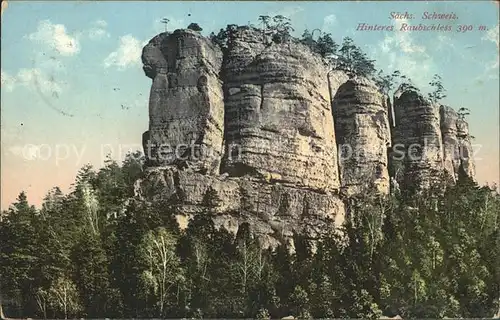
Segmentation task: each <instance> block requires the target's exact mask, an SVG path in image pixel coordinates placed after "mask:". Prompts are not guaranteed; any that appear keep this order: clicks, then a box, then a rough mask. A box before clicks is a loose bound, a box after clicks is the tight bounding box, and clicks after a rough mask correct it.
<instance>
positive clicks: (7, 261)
mask: <svg viewBox="0 0 500 320" xmlns="http://www.w3.org/2000/svg"><path fill="white" fill-rule="evenodd" d="M142 162H143V161H142V160H140V159H138V157H137V155H129V156H128V157H127V159H126V160H125V161H124V163H123V164H122V165H118V164H117V163H116V162H113V161H111V160H110V161H108V163H107V165H106V166H105V167H104V168H102V169H100V170H98V171H95V170H93V169H92V168H91V167H90V166H85V167H84V168H82V169H81V171H80V173H79V174H78V176H77V178H76V181H75V183H74V186H73V188H72V192H70V193H69V194H66V195H65V194H62V193H61V191H60V190H59V189H58V188H54V189H53V190H51V191H50V192H49V193H48V194H47V197H46V199H45V201H44V203H43V207H42V208H41V209H40V210H37V209H35V208H34V207H33V206H31V205H30V204H29V203H28V201H27V198H26V194H25V193H21V194H20V195H19V197H18V199H17V201H16V202H15V203H14V204H13V205H12V206H11V208H10V209H9V210H7V211H6V212H4V213H3V214H2V222H1V223H0V235H1V239H0V259H1V263H0V274H1V289H2V297H3V306H4V313H5V314H6V316H9V317H42V318H66V317H88V318H98V317H99V318H103V317H127V318H130V317H143V318H144V317H162V316H163V317H175V318H183V317H188V318H201V317H204V318H215V317H217V318H221V317H223V318H243V317H257V318H266V317H269V316H272V317H282V316H288V315H293V316H296V317H301V318H310V317H314V318H325V317H349V318H360V317H363V318H364V317H370V318H376V317H379V316H380V315H382V314H384V315H396V314H399V315H401V316H403V317H408V318H417V317H418V318H435V317H443V316H446V317H459V316H461V317H491V316H492V315H493V314H494V313H495V312H497V310H498V307H499V305H498V301H499V298H500V196H499V194H498V193H496V192H495V191H493V190H492V189H490V188H488V187H479V186H477V185H476V184H475V183H474V182H472V181H471V180H469V179H468V178H467V177H465V176H463V177H460V179H459V181H458V183H457V184H456V185H454V186H448V187H446V186H445V185H444V183H443V184H442V185H436V186H435V187H434V188H433V189H432V190H429V191H428V193H427V194H424V195H421V196H419V197H412V196H408V195H406V194H405V193H401V192H396V193H394V194H392V195H391V196H389V197H384V198H381V197H378V196H375V195H373V196H366V195H365V196H364V197H363V199H362V200H361V199H360V200H357V201H351V202H350V205H349V210H348V218H347V219H346V223H345V225H344V226H343V227H342V229H343V235H341V234H340V233H339V232H335V231H334V230H333V229H332V231H331V232H329V233H328V234H329V236H328V237H325V238H324V239H321V240H320V241H318V242H317V243H316V244H315V245H313V243H311V242H310V241H307V240H306V239H304V238H302V237H301V236H299V235H297V236H296V237H295V239H294V242H295V251H293V250H289V249H287V248H285V247H278V248H276V249H275V250H263V249H261V247H260V245H259V244H258V242H257V239H254V238H253V237H252V235H251V234H250V233H249V232H248V227H247V226H246V225H242V226H240V228H239V231H238V234H237V235H236V236H234V235H232V234H230V233H228V232H227V231H225V230H223V229H220V230H217V229H216V228H215V227H214V225H213V223H212V220H211V219H210V216H211V214H212V212H211V210H210V207H209V206H207V209H206V213H205V214H203V215H200V216H198V217H196V218H195V219H193V220H192V221H191V222H190V223H189V226H188V227H187V229H184V230H180V229H179V226H178V224H177V222H176V219H175V218H174V215H175V214H177V213H179V211H178V210H179V209H178V208H177V207H176V205H175V202H172V203H163V202H157V203H143V202H140V201H137V200H132V201H127V199H129V198H130V197H131V196H132V195H133V181H135V179H137V178H139V177H140V176H141V174H142ZM207 197H208V198H210V197H215V195H213V194H208V195H207ZM208 198H207V203H210V202H211V201H213V200H214V199H208Z"/></svg>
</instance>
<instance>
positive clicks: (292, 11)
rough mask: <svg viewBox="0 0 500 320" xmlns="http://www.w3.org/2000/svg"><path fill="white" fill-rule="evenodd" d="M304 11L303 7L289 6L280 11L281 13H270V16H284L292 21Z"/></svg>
mask: <svg viewBox="0 0 500 320" xmlns="http://www.w3.org/2000/svg"><path fill="white" fill-rule="evenodd" d="M302 11H304V8H302V7H299V6H287V7H284V8H283V9H280V10H279V11H276V12H271V13H269V14H268V16H270V17H274V16H278V15H282V16H284V17H287V18H289V19H291V18H292V17H293V16H295V15H296V14H297V13H300V12H302Z"/></svg>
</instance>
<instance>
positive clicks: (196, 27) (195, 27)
mask: <svg viewBox="0 0 500 320" xmlns="http://www.w3.org/2000/svg"><path fill="white" fill-rule="evenodd" d="M187 28H188V29H189V30H193V31H198V32H200V31H203V29H202V28H201V27H200V26H199V25H198V24H197V23H195V22H192V23H190V24H189V26H188V27H187Z"/></svg>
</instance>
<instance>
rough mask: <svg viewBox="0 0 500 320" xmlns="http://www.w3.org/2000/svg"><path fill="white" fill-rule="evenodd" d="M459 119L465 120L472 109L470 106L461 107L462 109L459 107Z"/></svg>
mask: <svg viewBox="0 0 500 320" xmlns="http://www.w3.org/2000/svg"><path fill="white" fill-rule="evenodd" d="M457 114H458V119H460V120H465V119H466V117H467V116H468V115H470V109H469V108H465V107H461V108H460V109H458V112H457Z"/></svg>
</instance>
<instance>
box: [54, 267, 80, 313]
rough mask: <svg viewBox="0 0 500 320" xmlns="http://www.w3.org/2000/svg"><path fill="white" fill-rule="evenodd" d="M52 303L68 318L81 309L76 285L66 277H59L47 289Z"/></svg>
mask: <svg viewBox="0 0 500 320" xmlns="http://www.w3.org/2000/svg"><path fill="white" fill-rule="evenodd" d="M49 294H50V298H51V302H52V305H53V306H54V307H55V308H56V309H57V310H58V311H60V312H62V314H63V315H64V319H68V315H74V314H76V313H77V312H78V311H80V310H81V305H80V300H79V299H80V298H79V296H78V291H77V290H76V286H75V284H74V283H73V281H71V279H70V278H68V277H64V276H63V277H60V278H58V279H57V280H56V281H55V283H54V284H53V285H52V286H51V287H50V290H49Z"/></svg>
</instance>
